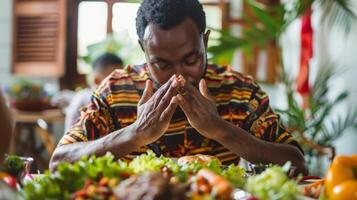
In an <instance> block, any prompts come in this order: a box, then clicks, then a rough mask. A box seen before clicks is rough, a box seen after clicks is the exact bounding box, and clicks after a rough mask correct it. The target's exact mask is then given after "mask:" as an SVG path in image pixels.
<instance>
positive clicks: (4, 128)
mask: <svg viewBox="0 0 357 200" xmlns="http://www.w3.org/2000/svg"><path fill="white" fill-rule="evenodd" d="M0 119H1V120H0V132H1V140H0V163H1V162H2V159H3V158H4V154H5V153H7V152H8V150H9V144H10V141H11V135H12V119H11V115H10V112H9V110H8V108H7V106H6V103H5V100H4V98H3V96H2V93H1V91H0Z"/></svg>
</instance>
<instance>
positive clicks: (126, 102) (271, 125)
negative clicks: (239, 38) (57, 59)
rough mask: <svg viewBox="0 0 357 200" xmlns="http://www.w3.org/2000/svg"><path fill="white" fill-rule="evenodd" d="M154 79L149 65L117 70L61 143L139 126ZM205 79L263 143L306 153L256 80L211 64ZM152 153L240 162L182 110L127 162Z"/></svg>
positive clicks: (226, 112) (222, 105) (224, 109)
mask: <svg viewBox="0 0 357 200" xmlns="http://www.w3.org/2000/svg"><path fill="white" fill-rule="evenodd" d="M149 78H150V75H149V72H148V67H147V66H146V65H140V66H128V67H127V68H126V69H122V70H115V71H114V72H113V73H112V74H111V75H109V76H108V77H107V78H106V79H105V80H104V81H103V82H102V84H101V85H100V86H99V87H98V88H97V89H96V90H95V91H94V92H93V95H92V98H91V103H90V104H89V105H88V106H87V107H86V109H83V110H82V111H81V117H80V118H79V119H78V122H77V123H76V125H75V126H73V127H72V128H71V129H70V130H69V131H68V132H67V134H66V135H64V136H63V138H62V139H61V140H60V142H59V145H66V144H70V143H74V142H81V141H90V140H96V139H98V138H100V137H103V136H105V135H107V134H109V133H111V132H113V131H115V130H118V129H121V128H124V127H126V126H128V125H130V124H132V123H133V122H135V120H136V117H137V104H138V102H139V100H140V97H141V95H142V93H143V90H144V88H145V83H146V80H147V79H149ZM204 79H205V80H206V83H207V87H208V89H209V92H210V94H211V95H212V97H213V98H214V100H215V101H216V106H217V110H218V113H219V115H220V116H221V117H222V118H223V119H224V120H226V121H229V122H230V123H232V124H234V125H236V126H239V127H240V128H242V129H244V130H246V131H247V132H248V133H250V134H252V135H254V136H255V137H257V138H260V139H262V140H265V141H269V142H277V143H286V144H291V145H294V146H296V147H298V148H299V149H301V148H300V147H299V145H298V143H297V142H296V141H295V140H294V139H293V138H292V136H291V135H290V133H289V132H288V131H287V130H286V129H285V128H284V126H283V125H282V123H281V119H280V117H279V115H277V114H275V113H274V112H273V111H272V109H271V108H270V106H269V98H268V96H267V94H266V93H265V92H264V91H263V90H262V89H261V88H260V87H259V86H258V85H257V84H256V83H255V82H254V81H253V80H252V78H250V77H247V76H244V75H242V74H240V73H239V72H236V71H233V70H232V69H231V68H230V67H222V66H216V65H208V66H207V70H206V73H205V75H204ZM147 149H152V150H153V151H154V152H155V153H157V154H163V155H165V156H168V157H180V156H184V155H192V154H198V153H200V154H208V155H214V156H216V157H218V158H219V159H220V160H221V161H222V162H223V163H224V164H230V163H237V162H238V161H239V157H238V156H237V155H236V154H234V153H233V152H231V151H229V150H228V149H226V148H225V147H224V146H222V145H221V144H219V143H218V142H216V141H214V140H211V139H208V138H205V137H204V136H202V135H201V134H199V133H198V132H197V131H196V130H195V129H194V128H192V127H191V126H190V124H189V123H188V120H187V118H186V116H185V114H184V113H183V111H182V110H181V109H176V111H175V113H174V115H173V117H172V119H171V122H170V125H169V128H168V130H167V131H166V132H165V133H164V135H163V136H162V137H161V138H159V140H157V141H156V142H154V143H152V144H149V145H147V146H145V147H141V148H140V149H138V150H136V151H134V152H132V153H131V154H130V155H128V156H126V158H128V159H130V158H132V157H133V156H135V155H139V154H140V153H143V152H145V151H146V150H147Z"/></svg>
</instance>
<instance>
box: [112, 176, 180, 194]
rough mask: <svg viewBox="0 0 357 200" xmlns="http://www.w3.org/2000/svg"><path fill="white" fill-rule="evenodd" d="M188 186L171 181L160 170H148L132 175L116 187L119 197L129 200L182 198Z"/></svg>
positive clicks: (115, 190)
mask: <svg viewBox="0 0 357 200" xmlns="http://www.w3.org/2000/svg"><path fill="white" fill-rule="evenodd" d="M185 192H186V188H185V185H184V184H182V183H176V184H175V183H171V182H170V181H169V178H168V177H167V178H166V177H164V176H163V175H162V174H161V173H158V172H148V173H144V174H143V175H141V176H132V177H130V178H128V179H126V180H124V181H123V182H121V183H120V184H119V186H118V187H116V188H115V189H114V193H115V196H116V197H117V198H118V199H127V200H144V199H153V200H166V199H172V200H182V199H186V197H185Z"/></svg>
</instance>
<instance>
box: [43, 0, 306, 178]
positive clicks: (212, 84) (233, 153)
mask: <svg viewBox="0 0 357 200" xmlns="http://www.w3.org/2000/svg"><path fill="white" fill-rule="evenodd" d="M136 28H137V33H138V36H139V43H140V45H141V47H142V49H143V51H144V53H145V55H146V60H147V63H146V64H144V65H142V66H129V67H128V68H127V69H126V70H117V71H115V72H113V73H112V74H111V75H110V76H108V77H107V78H106V79H105V81H103V82H102V84H101V85H100V86H99V88H98V90H96V91H95V92H94V94H93V100H92V104H91V105H90V106H88V109H87V111H86V112H85V113H83V114H82V116H81V119H80V121H79V123H78V124H77V125H76V126H74V127H73V128H72V129H71V130H70V131H69V132H68V134H67V135H65V136H64V137H63V138H62V140H61V141H60V143H59V145H58V147H57V149H56V150H55V152H54V154H53V156H52V160H51V164H50V167H51V169H52V170H53V169H54V168H55V166H56V165H57V164H58V163H59V162H63V161H67V162H74V161H76V160H78V159H79V158H80V157H81V156H83V155H92V154H95V155H98V156H100V155H104V154H105V153H106V152H108V151H110V152H112V153H113V154H114V155H115V156H116V157H117V158H123V157H125V158H131V157H132V156H135V155H138V154H140V153H142V152H145V151H146V150H147V149H152V150H153V151H154V152H156V153H157V154H164V155H165V156H170V157H180V156H183V155H190V154H197V153H200V154H210V155H214V156H217V157H218V158H219V159H220V160H221V161H222V162H223V163H224V164H229V163H237V162H238V161H239V157H243V158H245V159H246V160H248V161H250V162H252V163H276V164H284V163H285V162H286V161H289V160H290V161H291V162H292V164H293V165H294V166H296V167H297V170H298V172H303V173H305V172H306V168H305V166H304V158H303V154H302V152H301V151H300V147H299V145H298V144H297V143H296V141H295V140H294V139H293V138H292V137H291V135H290V134H289V133H288V132H287V131H286V130H285V128H284V127H283V125H282V124H281V122H280V118H279V116H278V115H276V114H275V113H274V112H273V111H272V110H271V108H270V107H269V101H268V97H267V95H266V94H265V93H264V92H263V91H262V90H261V89H260V88H259V86H258V85H257V84H256V83H255V82H254V81H253V80H252V79H251V78H249V77H245V76H243V75H242V74H240V73H238V72H234V71H232V70H231V69H230V68H228V67H220V66H216V65H209V64H207V58H206V49H207V41H208V37H209V31H207V32H205V28H206V22H205V13H204V11H203V9H202V5H201V4H200V3H199V2H198V1H197V0H144V1H143V2H142V3H141V6H140V8H139V10H138V14H137V18H136Z"/></svg>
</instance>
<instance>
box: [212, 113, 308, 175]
mask: <svg viewBox="0 0 357 200" xmlns="http://www.w3.org/2000/svg"><path fill="white" fill-rule="evenodd" d="M212 132H214V135H215V136H216V137H215V138H214V139H215V140H216V141H217V142H219V143H220V144H222V145H223V146H225V147H226V148H227V149H229V150H230V151H232V152H234V153H236V154H237V155H239V156H241V157H242V158H244V159H246V160H247V161H249V162H251V163H275V164H279V165H283V164H284V163H285V162H286V161H291V163H292V165H293V166H296V168H297V171H296V172H297V173H302V174H307V169H306V167H305V160H304V156H303V154H302V153H301V152H300V150H299V149H298V148H297V147H295V146H293V145H290V144H282V143H273V142H268V141H264V140H262V139H259V138H257V137H255V136H253V135H251V134H250V133H247V132H246V131H245V130H243V129H241V128H239V127H237V126H234V125H233V124H231V123H229V122H227V121H225V120H222V119H219V120H217V126H216V130H214V131H213V130H212ZM211 134H212V133H211Z"/></svg>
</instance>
